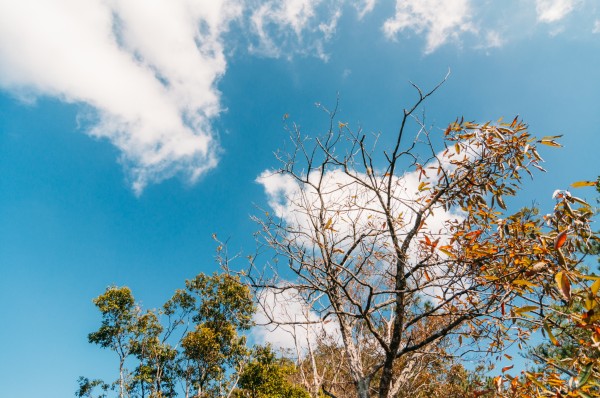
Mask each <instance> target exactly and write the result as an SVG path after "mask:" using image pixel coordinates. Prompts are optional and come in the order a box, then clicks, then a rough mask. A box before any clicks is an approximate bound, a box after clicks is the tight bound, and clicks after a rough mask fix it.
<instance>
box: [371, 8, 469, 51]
mask: <svg viewBox="0 0 600 398" xmlns="http://www.w3.org/2000/svg"><path fill="white" fill-rule="evenodd" d="M406 29H410V30H413V31H415V32H416V33H418V34H420V33H422V32H424V31H425V32H426V36H427V38H426V41H427V44H426V46H425V52H426V53H431V52H433V51H435V50H436V49H437V48H438V47H439V46H441V45H443V44H445V43H446V42H447V41H448V40H451V39H452V40H456V39H458V37H459V36H460V34H461V33H464V32H475V31H476V29H475V27H474V25H473V23H472V22H471V7H470V3H469V0H396V12H395V15H394V16H393V17H392V18H389V19H388V20H386V21H385V23H384V25H383V31H384V33H385V35H386V36H387V37H388V38H391V39H393V38H396V36H397V35H398V33H399V32H402V31H404V30H406Z"/></svg>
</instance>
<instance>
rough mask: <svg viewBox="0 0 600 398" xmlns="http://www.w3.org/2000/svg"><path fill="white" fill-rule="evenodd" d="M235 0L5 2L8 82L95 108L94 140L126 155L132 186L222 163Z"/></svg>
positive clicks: (3, 71) (0, 61)
mask: <svg viewBox="0 0 600 398" xmlns="http://www.w3.org/2000/svg"><path fill="white" fill-rule="evenodd" d="M240 11H241V9H240V7H239V6H238V4H236V3H235V2H234V1H221V2H201V1H192V0H186V1H168V0H153V1H145V0H144V1H142V0H121V1H102V0H92V1H86V2H81V1H79V0H53V1H45V0H22V1H18V2H2V3H0V85H1V86H2V87H3V88H5V89H9V90H12V91H14V92H17V93H19V92H27V93H33V94H34V95H38V96H39V95H49V96H54V97H58V98H60V99H62V100H64V101H66V102H71V103H82V104H87V105H89V106H91V107H92V108H93V109H94V110H95V115H94V116H93V117H92V118H88V121H91V122H92V125H91V127H90V128H89V131H88V132H89V134H91V135H93V136H96V137H102V138H106V139H108V140H110V141H111V142H112V143H113V144H114V145H115V146H116V147H117V148H119V150H120V151H121V154H122V157H121V161H122V163H123V164H124V165H125V166H126V168H127V169H128V170H129V172H130V177H131V179H132V185H133V188H134V189H135V191H136V192H138V193H139V192H141V190H142V189H143V188H144V186H145V185H146V184H148V183H149V182H153V181H160V180H162V179H164V178H168V177H171V176H173V175H174V174H176V173H178V172H182V173H184V174H185V175H187V177H188V178H189V179H190V180H192V181H193V180H195V179H197V178H198V177H199V176H200V175H202V174H203V173H204V172H206V171H207V170H208V169H210V168H212V167H214V166H215V165H216V164H217V148H218V144H217V142H216V139H215V136H214V132H213V130H212V129H211V121H212V120H213V119H214V118H215V117H216V116H217V115H218V114H219V112H220V110H221V109H220V93H219V92H218V90H217V89H216V87H215V85H216V82H217V81H218V79H219V78H220V77H221V76H222V75H223V74H224V72H225V68H226V62H225V59H224V55H223V44H222V42H221V35H222V33H223V32H224V31H225V30H226V29H227V27H228V24H229V22H230V21H231V20H232V19H234V18H236V17H237V16H238V15H239V13H240Z"/></svg>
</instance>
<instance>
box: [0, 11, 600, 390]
mask: <svg viewBox="0 0 600 398" xmlns="http://www.w3.org/2000/svg"><path fill="white" fill-rule="evenodd" d="M448 71H450V76H449V78H448V80H447V82H446V83H445V84H444V85H443V86H442V87H441V88H440V90H439V91H438V92H437V93H436V94H435V95H434V96H433V97H432V98H431V99H430V100H429V101H428V102H427V103H426V104H425V106H424V108H423V112H424V113H423V114H424V115H425V117H426V121H427V125H428V126H431V128H432V131H436V129H438V130H440V131H441V129H444V128H445V126H446V125H447V124H448V123H450V122H452V121H453V120H455V119H456V118H457V117H462V116H464V118H465V119H467V120H474V121H479V122H485V121H487V120H497V119H498V118H500V117H505V118H506V119H510V120H512V118H514V116H516V115H520V117H521V118H523V119H524V120H525V122H526V123H528V124H529V126H530V131H531V132H532V133H534V134H535V135H538V136H544V135H557V134H563V135H564V136H563V137H562V138H561V139H560V142H561V143H562V144H563V146H564V147H563V148H560V149H556V148H546V147H544V148H543V151H542V152H541V155H542V157H544V159H545V160H546V163H545V164H544V168H545V169H546V170H547V172H546V173H538V174H536V176H535V179H534V180H533V181H527V182H526V183H525V186H524V189H523V191H522V192H521V193H520V194H519V196H518V197H516V198H512V199H510V200H507V204H508V205H509V206H511V207H513V208H517V207H518V206H523V205H529V204H531V203H532V202H535V203H538V204H539V205H540V207H541V208H542V209H544V208H546V209H547V210H548V211H550V210H551V207H552V203H553V202H552V198H551V195H552V192H553V191H554V190H555V189H565V188H568V186H569V184H571V183H572V182H574V181H579V180H591V179H595V178H596V176H598V175H599V174H600V168H599V167H598V156H597V152H598V148H599V147H600V131H599V128H598V126H599V125H600V112H599V106H600V4H598V3H597V2H596V1H592V0H518V1H517V0H511V1H503V2H494V1H491V0H485V1H475V0H397V1H391V0H389V1H382V0H379V1H378V0H356V1H349V0H348V1H344V0H331V1H324V0H322V1H318V0H313V1H310V0H279V1H275V0H221V1H210V2H207V1H201V0H180V1H171V0H121V1H115V0H85V1H81V0H20V1H18V2H17V1H11V0H0V319H1V321H0V322H2V327H0V352H2V355H1V356H0V358H1V359H0V375H1V376H0V380H2V385H3V395H5V396H9V397H13V398H29V397H33V396H38V395H40V394H44V396H46V397H48V398H59V397H60V398H62V397H67V396H73V394H74V391H75V390H76V380H77V377H78V376H80V375H85V376H88V377H91V378H94V377H104V378H107V379H109V380H111V379H114V378H116V373H115V371H116V369H117V367H116V366H117V362H116V357H114V356H113V354H112V353H110V352H105V351H102V350H101V349H100V348H98V347H95V346H92V345H90V344H88V342H87V334H88V333H90V332H92V331H93V330H95V329H96V328H97V327H98V326H99V324H100V317H99V314H98V313H97V312H96V310H95V308H94V306H93V304H92V298H93V297H95V296H97V295H99V294H101V293H102V292H103V291H104V289H105V288H106V287H107V286H109V285H119V286H122V285H126V286H129V287H130V288H131V289H132V290H133V293H134V295H135V297H136V299H137V300H138V301H139V302H140V303H142V304H143V305H144V307H146V308H156V307H158V306H160V305H161V304H162V303H163V302H164V301H166V300H167V299H168V298H169V297H170V295H171V294H172V293H173V292H174V290H175V289H177V288H180V287H182V286H183V283H184V281H185V279H189V278H192V277H193V276H195V275H196V274H197V273H199V272H205V273H212V272H213V271H215V270H217V266H216V265H215V261H214V255H215V247H216V244H215V242H214V241H213V239H212V238H211V235H212V234H213V233H215V234H217V236H218V237H219V238H221V239H223V240H228V242H229V250H230V252H232V253H238V252H241V253H243V252H251V251H252V249H253V246H254V243H253V242H254V240H253V236H252V235H253V232H255V231H256V230H257V229H258V226H257V225H255V224H254V223H253V222H252V221H251V219H250V217H251V216H252V215H256V214H260V212H261V211H262V210H260V209H266V208H268V206H269V199H270V198H269V196H268V192H266V191H265V187H266V185H265V184H264V181H263V183H261V181H260V180H257V178H258V177H259V176H260V175H261V174H262V173H263V172H265V171H266V170H272V169H274V168H276V167H277V166H278V163H277V161H276V159H275V157H274V155H273V153H274V152H275V151H276V150H277V149H279V148H284V147H285V145H286V139H287V133H286V131H285V128H284V127H285V125H286V124H288V125H289V124H290V123H291V122H295V123H297V124H298V125H299V126H300V127H301V129H302V131H303V132H305V133H306V134H310V135H314V134H318V133H319V132H323V131H325V130H326V129H327V126H328V120H327V116H326V115H325V114H324V113H323V112H322V111H321V110H319V108H318V107H317V106H315V103H319V104H322V105H323V106H325V107H330V108H331V107H333V106H335V104H336V98H338V97H339V112H338V114H337V118H338V119H339V121H342V122H344V123H348V124H349V126H351V127H353V128H362V129H363V130H364V131H365V132H366V133H378V134H380V137H381V138H380V143H381V145H382V148H384V147H385V145H386V142H387V143H388V144H389V142H390V141H389V140H391V139H392V137H393V135H394V133H395V132H396V130H397V128H398V122H399V120H400V118H401V115H402V109H403V107H406V106H409V105H411V104H412V101H414V100H415V98H416V93H415V90H414V89H413V88H412V86H411V84H410V82H414V83H415V84H417V85H418V86H420V87H422V88H424V89H427V88H431V87H433V86H435V85H436V84H437V83H438V82H440V81H441V80H442V79H443V78H444V76H445V75H446V74H447V72H448ZM284 115H289V117H287V118H284ZM576 194H577V195H578V196H581V197H588V198H594V191H593V189H591V188H589V189H588V188H586V189H581V190H577V193H576Z"/></svg>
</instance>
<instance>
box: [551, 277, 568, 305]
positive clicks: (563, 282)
mask: <svg viewBox="0 0 600 398" xmlns="http://www.w3.org/2000/svg"><path fill="white" fill-rule="evenodd" d="M554 279H555V280H556V285H557V286H558V290H560V292H561V293H562V295H563V296H564V298H565V299H566V300H567V301H569V300H570V299H571V283H570V282H569V278H568V277H567V275H566V274H565V273H564V272H563V271H559V272H557V273H556V275H555V276H554Z"/></svg>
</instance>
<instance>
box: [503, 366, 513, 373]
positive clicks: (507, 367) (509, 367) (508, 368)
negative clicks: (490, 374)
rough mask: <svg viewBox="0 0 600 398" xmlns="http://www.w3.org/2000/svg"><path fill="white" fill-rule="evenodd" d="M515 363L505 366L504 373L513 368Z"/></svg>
mask: <svg viewBox="0 0 600 398" xmlns="http://www.w3.org/2000/svg"><path fill="white" fill-rule="evenodd" d="M514 366H515V365H510V366H505V367H503V368H502V373H504V372H506V371H507V370H511V369H512V368H513V367H514Z"/></svg>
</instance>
